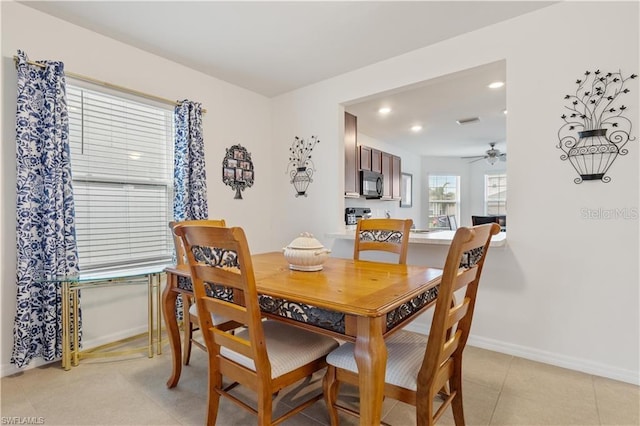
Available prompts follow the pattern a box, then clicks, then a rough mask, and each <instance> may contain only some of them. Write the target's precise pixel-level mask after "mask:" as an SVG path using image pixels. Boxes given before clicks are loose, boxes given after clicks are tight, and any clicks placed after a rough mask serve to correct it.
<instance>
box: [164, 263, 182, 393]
mask: <svg viewBox="0 0 640 426" xmlns="http://www.w3.org/2000/svg"><path fill="white" fill-rule="evenodd" d="M177 286H178V276H177V275H175V274H172V273H167V284H166V285H165V287H164V291H163V292H162V313H163V315H164V324H165V327H166V329H167V337H168V338H169V347H170V348H171V359H172V362H173V371H172V372H171V377H169V380H167V387H168V388H172V387H175V385H177V384H178V380H180V373H182V362H181V360H182V348H181V347H180V346H181V345H180V331H179V330H178V319H177V318H176V299H177V298H178V293H177V292H175V291H174V289H175V288H176V287H177Z"/></svg>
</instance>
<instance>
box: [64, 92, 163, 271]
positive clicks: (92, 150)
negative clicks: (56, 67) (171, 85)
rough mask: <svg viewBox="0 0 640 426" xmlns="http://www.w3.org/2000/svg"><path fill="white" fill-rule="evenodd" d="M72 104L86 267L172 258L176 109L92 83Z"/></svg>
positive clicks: (80, 231) (72, 142) (77, 194)
mask: <svg viewBox="0 0 640 426" xmlns="http://www.w3.org/2000/svg"><path fill="white" fill-rule="evenodd" d="M125 96H127V97H125ZM67 102H68V106H69V135H70V136H69V144H70V147H71V170H72V177H73V190H74V198H75V208H76V237H77V241H78V255H79V260H80V267H81V268H82V270H83V271H87V270H95V269H99V268H115V267H123V266H125V267H126V266H141V265H146V264H154V263H163V262H170V261H171V258H172V251H173V242H172V239H171V235H170V233H169V228H168V222H169V221H170V220H171V219H172V217H173V212H172V205H173V204H172V203H173V188H172V185H173V134H174V130H173V109H172V108H171V107H168V106H165V105H163V106H158V105H155V104H152V103H151V102H150V101H146V100H140V99H132V98H131V97H128V95H122V94H114V93H111V92H109V93H107V92H106V91H105V90H102V89H98V90H95V89H93V88H91V87H85V85H84V83H82V86H80V85H75V84H74V83H71V84H69V85H67Z"/></svg>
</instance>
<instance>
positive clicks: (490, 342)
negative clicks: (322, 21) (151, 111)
mask: <svg viewBox="0 0 640 426" xmlns="http://www.w3.org/2000/svg"><path fill="white" fill-rule="evenodd" d="M1 7H2V24H1V25H2V58H3V62H2V67H1V71H2V75H3V77H2V86H1V89H2V121H1V123H2V136H3V140H4V141H5V142H4V143H3V144H2V154H1V158H2V160H1V162H0V164H2V173H1V175H2V180H1V181H0V182H1V184H2V186H1V188H2V195H1V196H0V200H2V207H1V215H2V216H1V222H0V223H1V227H0V239H1V241H2V256H0V257H1V260H0V261H1V262H2V272H1V274H2V275H1V277H2V288H1V290H0V295H1V307H2V313H1V319H2V330H1V334H2V335H1V340H0V343H1V344H2V349H1V351H2V352H1V362H2V367H3V374H5V371H6V369H8V367H7V364H8V362H9V356H10V347H11V341H12V337H11V333H12V324H13V315H14V312H15V290H14V288H13V287H12V285H13V283H14V282H15V265H14V259H15V236H14V235H15V231H14V228H15V201H14V199H15V195H14V193H15V174H14V172H13V170H15V147H14V143H13V139H14V135H13V132H14V130H13V120H14V118H13V114H14V111H15V71H14V69H13V62H12V60H11V57H12V56H13V55H14V54H15V51H16V49H18V48H21V49H24V50H26V51H27V53H28V54H29V55H30V57H31V58H33V59H46V58H51V59H59V60H62V61H64V62H65V64H66V67H67V69H68V70H70V71H73V72H76V73H80V74H85V75H90V76H92V77H94V78H97V79H101V80H105V81H109V82H112V83H116V84H120V85H123V86H128V87H132V88H136V89H137V90H142V91H146V92H149V93H153V94H156V95H159V96H163V97H166V98H169V99H183V98H190V99H194V100H198V101H201V102H202V103H203V104H204V106H205V108H207V110H208V113H207V115H206V116H205V120H204V135H205V140H206V141H207V162H208V170H207V171H208V176H209V191H210V192H209V194H210V213H211V216H212V217H213V216H218V217H225V218H226V219H227V220H228V222H229V223H230V224H232V225H236V224H237V225H242V226H245V227H246V228H247V233H248V236H249V240H250V244H251V246H252V249H253V250H254V251H266V250H271V249H276V248H278V247H282V246H283V245H285V244H286V243H288V242H289V241H291V240H292V239H293V237H295V236H296V235H297V234H298V233H299V232H302V231H310V232H313V233H314V234H315V235H316V236H318V237H319V239H321V241H322V242H323V243H325V244H326V245H331V240H330V239H328V238H327V237H326V236H325V235H326V233H328V232H333V231H336V230H340V229H342V228H343V226H344V206H345V200H344V198H343V195H342V194H343V192H344V187H343V178H344V177H343V170H344V163H343V161H344V158H343V155H344V148H343V145H342V139H343V130H342V129H343V126H344V122H343V120H344V119H343V112H344V109H343V107H342V106H341V105H342V104H345V103H347V102H348V101H350V100H353V99H359V98H362V97H365V96H368V95H371V94H374V93H378V92H382V91H386V90H390V89H393V88H397V87H401V86H405V85H408V84H412V83H417V82H420V81H423V80H428V79H431V78H435V77H439V76H442V75H445V74H449V73H452V72H456V71H460V70H463V69H467V68H471V67H474V66H478V65H482V64H486V63H491V62H494V61H497V60H506V64H507V109H508V110H509V117H508V120H507V139H508V144H509V145H508V146H509V169H508V185H509V186H508V191H509V238H508V246H507V247H505V248H504V249H503V250H504V253H502V254H501V255H500V256H499V258H500V259H501V260H503V261H504V263H505V266H504V268H503V271H502V272H501V273H496V274H493V275H487V276H486V277H485V280H484V281H483V283H482V286H481V290H480V292H481V293H480V295H479V304H478V307H477V310H476V317H475V321H474V326H473V329H472V333H473V336H472V339H473V343H474V344H477V345H480V346H485V347H490V348H493V349H497V350H501V351H504V352H507V353H515V354H518V355H520V356H525V357H529V358H532V359H539V360H542V361H545V362H549V363H553V364H557V365H563V366H567V367H569V368H574V369H578V370H582V371H587V372H591V373H595V374H600V375H604V376H609V377H614V378H619V379H622V380H626V381H629V382H635V383H638V359H639V355H640V354H639V352H638V346H639V341H638V339H639V337H638V336H639V335H640V330H639V317H638V312H639V301H638V296H639V295H638V254H639V251H638V219H637V216H636V217H635V218H628V219H625V218H622V217H617V218H613V219H608V220H604V219H602V220H587V219H585V218H584V215H583V213H582V212H584V209H597V208H603V209H615V208H627V209H637V208H638V177H639V176H638V159H639V155H638V153H639V149H640V148H638V146H637V143H630V145H629V153H628V155H626V156H625V157H620V158H619V159H618V160H617V161H616V163H615V164H614V166H613V168H612V169H611V173H610V175H611V177H612V182H610V183H608V184H603V183H600V182H586V183H583V184H581V185H575V184H574V183H573V179H574V174H573V170H572V169H571V167H570V166H569V165H568V164H567V163H566V162H561V161H560V160H559V151H558V150H557V149H556V148H555V145H556V143H557V141H556V138H557V137H556V134H557V131H558V128H559V127H560V125H561V120H560V115H561V114H562V112H563V107H564V103H563V99H562V98H563V96H564V94H565V93H568V92H570V91H571V90H575V86H574V82H575V80H576V79H577V78H578V77H580V76H581V75H582V73H583V72H584V71H585V70H588V69H591V70H593V69H597V68H599V69H602V70H611V71H613V70H619V69H621V70H622V71H623V72H624V73H625V74H631V73H636V74H637V73H638V71H639V69H638V68H639V65H638V63H639V62H638V51H639V49H638V28H639V25H638V12H639V11H638V3H637V2H627V3H610V2H609V3H607V2H581V3H578V2H563V3H560V4H557V5H554V6H550V7H547V8H545V9H542V10H540V11H537V12H533V13H530V14H528V15H525V16H522V17H519V18H516V19H513V20H510V21H507V22H504V23H501V24H497V25H494V26H491V27H488V28H484V29H482V30H479V31H475V32H472V33H469V34H466V35H463V36H460V37H456V38H453V39H450V40H447V41H444V42H442V43H439V44H437V45H434V46H430V47H426V48H423V49H419V50H416V51H413V52H410V53H407V54H404V55H401V56H398V57H395V58H392V59H389V60H386V61H383V62H380V63H377V64H374V65H372V66H368V67H365V68H362V69H360V70H356V71H353V72H350V73H347V74H343V75H341V76H338V77H335V78H332V79H329V80H326V81H323V82H320V83H318V84H315V85H311V86H308V87H305V88H303V89H300V90H297V91H294V92H291V93H288V94H285V95H282V96H280V97H278V98H275V99H273V100H271V101H269V100H268V99H265V98H264V97H261V96H259V95H256V94H254V93H251V92H248V91H246V90H242V89H239V88H237V87H234V86H232V85H229V84H227V83H224V82H221V81H219V80H216V79H213V78H210V77H207V76H204V75H203V74H201V73H198V72H195V71H192V70H189V69H187V68H185V67H182V66H180V65H177V64H175V63H172V62H169V61H166V60H164V59H162V58H159V57H156V56H154V55H150V54H148V53H145V52H142V51H140V50H137V49H134V48H132V47H130V46H126V45H124V44H122V43H118V42H115V41H113V40H109V39H106V38H104V37H101V36H99V35H97V34H95V33H91V32H89V31H86V30H84V29H81V28H79V27H75V26H73V25H69V24H67V23H64V22H62V21H59V20H57V19H54V18H52V17H49V16H47V15H44V14H41V13H38V12H36V11H33V10H32V9H30V8H28V7H26V6H23V5H19V4H15V3H12V2H2V3H1ZM580 25H588V28H589V30H588V31H582V30H578V29H577V26H580ZM632 90H634V92H633V93H632V95H631V96H628V98H627V99H626V101H625V103H626V105H627V106H628V108H629V109H628V111H629V112H630V114H632V121H633V123H634V125H635V126H634V135H635V136H638V133H637V129H638V128H639V125H640V120H638V118H639V117H638V110H639V109H638V108H639V105H638V104H639V102H638V98H637V96H634V94H637V93H638V86H637V80H636V82H634V84H633V85H632ZM311 135H316V136H318V137H319V138H320V140H321V143H320V144H319V145H318V146H317V147H316V149H315V150H314V160H315V164H316V169H317V170H316V174H315V175H314V182H313V183H312V184H311V185H310V187H309V190H308V196H307V197H298V198H296V197H295V196H294V194H295V192H294V191H293V187H292V185H291V184H290V183H289V177H288V175H287V174H286V173H285V170H286V168H287V158H288V156H287V152H288V148H289V146H290V145H291V142H292V141H293V138H294V137H295V136H300V137H305V138H307V137H310V136H311ZM235 143H241V144H242V145H243V146H246V147H247V149H248V150H249V151H250V152H252V154H253V159H254V162H255V167H256V185H255V186H254V187H253V188H251V189H249V190H248V191H246V192H245V193H244V194H243V196H244V198H245V200H244V201H238V200H233V193H232V192H231V190H230V189H228V188H227V187H224V186H223V185H222V184H221V182H220V177H219V176H220V170H219V167H220V164H221V161H222V156H223V154H224V148H225V147H228V146H230V145H232V144H235ZM9 171H11V172H9ZM541 188H542V190H541ZM541 211H552V212H553V213H554V214H555V215H556V216H557V217H560V218H562V220H561V221H553V222H546V221H544V222H543V221H541V220H540V212H541ZM636 211H637V210H636ZM410 258H411V259H413V258H412V257H411V256H410ZM495 259H496V260H497V259H498V257H495ZM490 261H493V260H491V259H488V260H487V262H490ZM139 306H144V305H143V302H142V301H141V303H140V305H139ZM611 348H615V350H611Z"/></svg>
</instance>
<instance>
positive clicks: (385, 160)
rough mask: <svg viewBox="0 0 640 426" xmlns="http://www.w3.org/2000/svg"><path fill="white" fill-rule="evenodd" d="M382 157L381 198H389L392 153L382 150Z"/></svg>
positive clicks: (390, 191)
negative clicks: (382, 178)
mask: <svg viewBox="0 0 640 426" xmlns="http://www.w3.org/2000/svg"><path fill="white" fill-rule="evenodd" d="M381 158H382V175H383V176H384V180H383V187H384V188H383V191H382V199H384V200H390V199H391V198H392V192H393V191H392V186H393V185H392V180H393V178H392V167H393V155H391V154H389V153H387V152H383V153H382V154H381Z"/></svg>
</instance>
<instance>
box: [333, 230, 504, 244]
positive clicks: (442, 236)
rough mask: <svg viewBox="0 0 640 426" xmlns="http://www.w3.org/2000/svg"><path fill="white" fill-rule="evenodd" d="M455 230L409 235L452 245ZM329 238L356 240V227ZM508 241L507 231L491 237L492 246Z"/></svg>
mask: <svg viewBox="0 0 640 426" xmlns="http://www.w3.org/2000/svg"><path fill="white" fill-rule="evenodd" d="M454 234H455V231H431V232H426V230H417V231H415V232H414V231H412V232H411V234H410V235H409V244H430V245H450V244H451V241H452V240H453V235H454ZM326 237H327V238H335V239H341V240H354V239H355V229H353V230H350V229H346V230H344V231H342V232H333V233H330V234H326ZM506 243H507V233H506V232H500V233H499V234H498V235H494V236H493V238H491V245H490V246H491V247H502V246H504V245H505V244H506Z"/></svg>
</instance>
